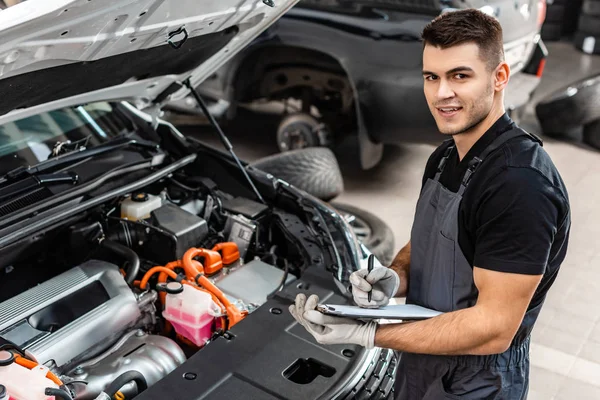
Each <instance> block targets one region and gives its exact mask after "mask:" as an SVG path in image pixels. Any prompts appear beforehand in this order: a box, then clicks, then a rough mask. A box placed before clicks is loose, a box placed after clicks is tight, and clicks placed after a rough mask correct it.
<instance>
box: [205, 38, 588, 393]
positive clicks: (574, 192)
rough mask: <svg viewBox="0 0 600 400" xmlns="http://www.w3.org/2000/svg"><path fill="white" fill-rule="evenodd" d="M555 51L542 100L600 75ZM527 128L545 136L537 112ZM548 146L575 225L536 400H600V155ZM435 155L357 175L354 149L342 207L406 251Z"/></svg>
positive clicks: (255, 146)
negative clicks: (385, 230) (368, 216)
mask: <svg viewBox="0 0 600 400" xmlns="http://www.w3.org/2000/svg"><path fill="white" fill-rule="evenodd" d="M548 50H549V52H550V57H549V60H548V63H547V66H546V72H545V75H544V78H543V82H542V85H541V87H540V90H539V92H538V94H537V95H536V98H541V97H542V96H544V95H546V94H548V93H550V92H552V91H553V90H555V89H557V88H559V87H562V86H564V85H565V84H567V83H569V82H572V81H574V80H577V79H580V78H582V77H585V76H589V75H592V74H594V73H600V56H589V55H585V54H582V53H580V52H578V51H577V50H576V49H575V48H574V47H573V46H572V45H571V44H570V43H567V42H564V43H563V42H560V43H549V44H548ZM522 127H523V128H525V129H527V130H529V131H530V132H533V133H537V134H539V127H538V125H537V122H536V119H535V116H534V115H533V113H532V107H531V108H530V110H529V111H528V113H527V114H526V115H525V117H524V120H523V121H522ZM228 133H229V132H228ZM231 133H232V136H231V139H232V143H233V145H234V147H235V150H236V153H237V154H238V155H239V156H240V157H242V158H244V159H246V160H249V161H250V160H252V159H256V158H258V157H261V156H265V155H268V154H270V153H272V152H274V151H276V148H275V144H274V142H273V140H272V139H270V138H264V137H263V138H260V139H259V137H260V135H255V134H247V133H246V134H244V133H242V134H240V133H239V132H231ZM253 133H254V132H253ZM202 136H203V138H207V137H206V136H205V135H202ZM257 136H258V137H257ZM210 137H214V136H212V135H210ZM544 139H545V149H546V151H547V152H548V153H549V154H550V155H551V157H552V159H553V160H554V163H555V164H556V166H557V167H558V169H559V171H560V172H561V174H562V176H563V179H564V181H565V182H566V185H567V188H568V190H569V196H570V200H571V207H572V213H573V218H572V219H573V222H572V234H571V239H570V245H569V252H568V256H567V259H566V261H565V263H564V264H563V266H562V268H561V272H560V273H559V277H558V279H557V281H556V283H555V284H554V286H553V288H552V289H551V290H550V292H549V294H548V298H547V301H546V304H545V306H544V309H543V311H542V313H541V315H540V318H539V320H538V322H537V324H536V327H535V329H534V334H533V344H532V348H531V365H532V369H531V375H530V376H531V390H530V396H529V399H531V400H541V399H544V400H550V399H557V400H558V399H560V400H567V399H569V400H570V399H580V400H584V399H600V297H599V296H598V292H599V291H600V269H599V268H598V266H599V265H600V241H599V239H598V237H599V236H600V206H599V204H600V202H599V200H598V199H600V152H597V151H593V150H591V149H589V148H586V147H584V146H582V145H578V144H575V143H566V142H559V141H555V140H552V139H549V138H544ZM257 140H259V143H257ZM211 141H212V139H211ZM215 143H218V141H215ZM434 148H435V146H434V145H430V144H420V145H410V146H402V147H390V148H386V153H385V156H384V160H383V162H382V163H381V164H380V165H379V166H378V167H376V168H375V169H373V170H370V171H361V170H360V169H358V168H357V166H356V164H357V162H358V161H357V159H356V156H357V155H356V153H355V152H354V151H352V150H351V149H349V150H341V151H338V153H340V165H341V167H342V171H343V173H344V178H345V189H346V190H345V192H344V193H343V194H342V195H341V196H340V197H339V198H338V199H337V200H338V201H343V202H346V203H349V204H352V205H355V206H358V207H362V208H365V209H369V210H370V211H371V212H373V213H374V214H376V215H378V216H379V217H381V218H383V219H385V220H386V221H387V222H388V223H389V224H390V226H391V228H392V230H393V231H394V235H395V240H396V247H397V248H398V249H400V247H401V246H402V245H403V244H405V243H406V242H407V241H408V239H409V234H410V228H411V224H412V220H413V216H414V208H415V204H416V201H417V197H418V195H419V190H420V184H421V176H422V174H423V168H424V166H425V162H426V160H427V158H428V157H429V155H430V154H431V152H432V151H433V150H434Z"/></svg>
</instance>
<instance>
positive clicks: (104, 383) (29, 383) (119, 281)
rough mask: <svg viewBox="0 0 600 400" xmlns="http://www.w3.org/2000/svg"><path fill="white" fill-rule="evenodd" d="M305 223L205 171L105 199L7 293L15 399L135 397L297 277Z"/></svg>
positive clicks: (4, 320)
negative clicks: (23, 284)
mask: <svg viewBox="0 0 600 400" xmlns="http://www.w3.org/2000/svg"><path fill="white" fill-rule="evenodd" d="M192 184H195V185H196V186H192ZM305 229H309V228H308V227H307V226H306V225H305V224H304V223H303V222H302V221H300V219H299V218H298V217H296V216H294V215H292V214H287V213H285V212H283V211H281V210H278V211H273V210H269V207H268V206H266V205H263V204H260V203H256V202H254V201H252V200H249V199H247V198H244V197H234V196H231V195H228V194H226V193H224V192H221V191H219V190H218V189H217V188H216V187H215V185H214V184H212V183H211V182H210V180H207V179H201V180H196V181H195V182H185V183H183V182H181V181H179V180H177V178H176V177H171V178H170V179H167V180H165V181H163V182H161V183H160V185H156V184H153V185H151V186H149V187H148V188H147V189H145V190H140V191H136V192H133V193H131V194H129V195H128V196H126V197H124V198H119V199H114V201H111V202H108V203H106V204H104V205H103V206H102V207H100V208H99V209H97V210H95V211H94V212H93V213H89V214H87V215H86V216H85V217H82V218H78V219H77V220H76V221H74V222H72V223H70V224H67V225H65V226H62V227H60V229H56V230H55V231H52V232H51V233H47V234H46V237H45V238H44V239H43V240H47V241H49V243H50V244H49V245H50V246H53V244H52V243H62V244H61V245H60V246H58V245H57V246H58V247H57V248H55V249H54V250H55V251H54V253H53V254H58V256H56V257H58V259H56V260H57V261H56V263H60V264H61V265H59V266H58V267H57V268H56V270H57V271H60V272H58V273H53V274H51V275H52V276H51V277H50V278H48V279H44V280H43V281H31V282H32V283H29V284H28V287H27V288H26V289H24V290H18V291H17V292H18V293H17V294H16V295H10V294H9V295H8V296H5V297H3V298H2V302H1V303H0V366H2V367H1V368H0V383H1V384H2V385H4V387H5V388H6V389H8V392H9V393H11V399H34V400H37V399H53V398H64V399H130V398H133V397H135V395H136V394H138V393H140V392H141V391H143V390H144V389H145V388H147V387H149V386H151V385H153V384H155V383H156V382H158V381H159V380H161V379H162V378H164V377H165V376H166V375H167V374H169V373H170V372H171V371H173V370H174V369H175V368H177V367H178V366H179V365H181V364H182V363H184V362H185V361H186V359H187V358H188V357H189V356H191V355H193V354H195V353H196V352H197V351H198V350H200V349H201V348H203V347H204V346H207V345H210V342H211V339H214V338H215V335H226V334H227V330H228V329H229V328H230V327H231V326H233V325H235V324H236V323H239V322H240V321H242V320H243V319H244V318H247V317H248V316H249V315H250V314H252V312H253V311H255V310H256V309H257V308H258V307H260V306H261V304H263V303H264V302H266V301H267V299H268V298H269V296H272V295H273V294H274V293H275V292H276V291H277V290H279V289H281V288H282V287H283V286H284V285H286V284H289V283H290V282H292V281H294V280H295V279H296V278H297V277H299V276H300V274H301V270H302V268H304V267H306V266H307V265H308V263H310V262H312V261H306V260H304V259H303V256H302V254H304V253H303V252H302V250H301V249H299V248H294V243H296V246H300V245H299V244H298V243H301V242H302V240H301V239H300V238H301V237H305V238H306V234H304V230H305ZM299 232H302V233H303V234H304V235H302V234H300V233H299ZM53 235H54V236H55V237H54V239H51V237H52V236H53ZM295 235H296V236H295ZM290 238H295V239H293V240H292V239H290ZM39 240H42V239H39ZM312 260H313V261H314V257H313V259H312ZM45 262H48V261H47V260H46V261H45ZM31 263H32V264H30V265H28V267H22V268H29V270H28V271H30V272H25V273H24V274H27V279H34V277H32V275H35V274H36V273H37V272H35V271H40V270H41V269H40V268H43V266H42V265H36V264H35V263H33V261H32V262H31ZM40 263H41V262H40ZM13 268H14V267H13V266H6V267H5V271H4V272H5V273H6V274H7V275H8V276H10V273H11V271H12V269H13ZM48 273H49V272H48V271H45V273H44V274H42V275H43V276H47V274H48ZM23 276H25V275H23Z"/></svg>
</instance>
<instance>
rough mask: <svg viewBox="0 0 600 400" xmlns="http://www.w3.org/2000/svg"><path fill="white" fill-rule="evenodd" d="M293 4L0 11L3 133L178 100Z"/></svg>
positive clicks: (227, 1)
mask: <svg viewBox="0 0 600 400" xmlns="http://www.w3.org/2000/svg"><path fill="white" fill-rule="evenodd" d="M296 1H297V0H276V1H275V6H274V7H269V6H267V5H265V4H264V3H263V1H261V0H241V1H240V0H145V1H138V0H28V1H25V2H22V3H20V4H17V5H15V6H13V7H10V8H8V9H5V10H2V11H0V38H1V39H0V93H2V97H1V98H0V124H1V123H5V122H9V121H11V120H15V119H18V118H23V117H26V116H28V115H32V114H36V113H38V112H42V111H46V110H48V109H53V108H57V107H66V106H69V105H74V104H81V103H86V102H91V101H99V100H131V101H134V102H135V103H136V104H137V105H138V106H140V107H145V106H148V105H149V104H151V103H153V102H161V101H167V100H169V99H177V98H181V97H183V96H184V95H185V94H186V92H187V90H186V89H184V88H179V86H178V85H177V86H176V85H174V84H175V83H181V82H182V81H183V80H185V79H187V78H190V80H191V82H192V84H193V85H197V84H199V83H200V82H202V81H203V80H204V79H206V78H207V77H208V76H210V75H211V74H212V73H213V72H214V71H215V70H217V69H218V68H219V66H221V65H222V64H223V63H225V62H226V61H227V60H228V59H229V58H231V57H232V56H233V55H234V54H235V53H237V52H238V51H240V50H241V49H242V48H243V47H245V46H246V45H247V44H248V43H250V42H251V41H252V40H253V39H254V38H255V37H256V36H258V35H259V34H260V33H261V32H262V31H264V30H265V29H266V28H268V26H269V25H271V24H272V23H273V22H274V21H276V20H277V19H278V18H279V17H280V16H281V15H282V14H284V13H285V12H286V11H287V10H288V9H289V8H290V7H292V6H293V5H294V4H295V3H296Z"/></svg>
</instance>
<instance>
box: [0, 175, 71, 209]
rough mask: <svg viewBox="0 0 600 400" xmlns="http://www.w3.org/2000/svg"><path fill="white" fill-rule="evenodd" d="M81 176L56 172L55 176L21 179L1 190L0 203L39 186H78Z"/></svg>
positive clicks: (36, 176)
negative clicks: (67, 184) (65, 184)
mask: <svg viewBox="0 0 600 400" xmlns="http://www.w3.org/2000/svg"><path fill="white" fill-rule="evenodd" d="M78 181H79V176H78V175H77V174H76V173H75V172H72V171H67V172H55V173H53V174H40V175H35V176H30V177H27V178H25V179H21V180H20V181H17V182H15V183H11V184H10V185H7V186H4V187H3V188H0V202H1V201H4V200H5V199H7V198H10V197H13V196H16V195H18V194H21V193H23V192H28V191H30V190H31V189H34V188H36V187H39V186H45V185H53V184H59V183H71V184H73V185H74V184H76V183H77V182H78Z"/></svg>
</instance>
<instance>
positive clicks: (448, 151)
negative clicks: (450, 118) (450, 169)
mask: <svg viewBox="0 0 600 400" xmlns="http://www.w3.org/2000/svg"><path fill="white" fill-rule="evenodd" d="M447 142H454V141H453V140H452V139H449V140H447ZM452 150H454V145H450V146H449V147H448V148H447V149H446V151H445V152H444V156H443V157H442V159H441V160H440V162H439V164H438V167H437V172H436V174H435V177H434V178H433V180H434V181H436V182H438V181H439V180H440V176H442V172H444V168H445V167H446V163H447V162H448V158H450V154H452Z"/></svg>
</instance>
